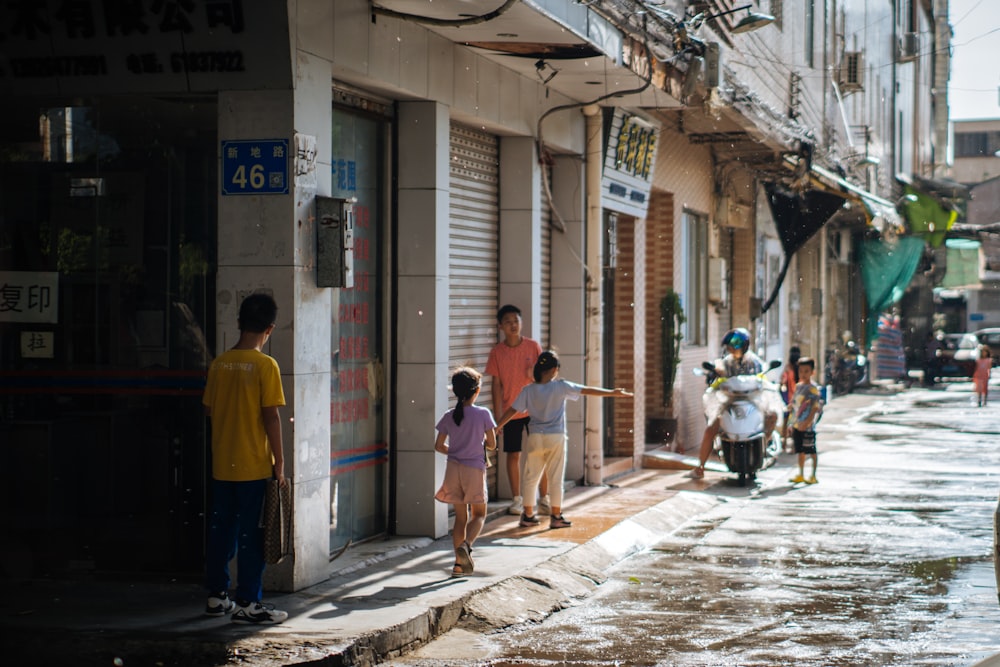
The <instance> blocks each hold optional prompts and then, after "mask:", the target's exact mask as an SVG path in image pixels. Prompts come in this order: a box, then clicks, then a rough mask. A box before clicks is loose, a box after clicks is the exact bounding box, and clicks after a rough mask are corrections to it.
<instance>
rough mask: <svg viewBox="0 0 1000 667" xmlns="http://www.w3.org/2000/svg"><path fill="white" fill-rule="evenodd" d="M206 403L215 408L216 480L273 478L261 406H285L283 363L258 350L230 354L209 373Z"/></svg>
mask: <svg viewBox="0 0 1000 667" xmlns="http://www.w3.org/2000/svg"><path fill="white" fill-rule="evenodd" d="M202 403H204V404H205V405H207V406H208V407H209V409H210V410H211V419H212V477H214V478H215V479H218V480H222V481H226V482H249V481H253V480H257V479H269V478H270V477H271V476H272V475H273V474H274V470H273V466H274V457H273V456H272V454H271V446H270V444H268V441H267V433H266V432H265V430H264V417H263V415H262V414H261V408H269V407H275V406H280V405H284V404H285V393H284V391H283V390H282V388H281V371H280V370H279V369H278V363H277V362H276V361H275V360H274V359H272V358H271V357H269V356H267V355H266V354H264V353H262V352H258V351H257V350H228V351H226V352H224V353H223V354H221V355H219V357H217V358H216V359H215V361H213V362H212V366H211V367H210V368H209V369H208V382H207V383H206V385H205V395H204V397H203V398H202Z"/></svg>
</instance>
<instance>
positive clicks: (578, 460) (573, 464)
mask: <svg viewBox="0 0 1000 667" xmlns="http://www.w3.org/2000/svg"><path fill="white" fill-rule="evenodd" d="M583 183H584V171H583V163H582V162H581V160H580V158H579V156H567V157H556V158H555V164H554V165H553V166H552V191H553V196H554V197H555V206H556V209H558V211H559V214H560V215H561V216H562V219H563V221H564V222H565V223H566V231H565V233H562V232H559V231H553V233H552V314H551V320H550V321H551V327H552V345H553V346H554V347H555V348H556V350H557V351H558V352H559V360H560V363H561V364H562V368H561V369H560V371H559V374H560V375H561V376H562V377H564V378H566V379H567V380H572V381H573V382H580V383H583V382H584V377H585V376H584V337H583V333H584V332H583V323H584V301H583V300H584V289H583V288H584V266H583V262H582V260H581V257H583V252H584V239H583V233H584V224H583V223H584V221H583V218H584V210H585V201H584V185H583ZM583 402H584V401H583V399H581V400H579V401H570V402H568V403H567V405H566V427H567V433H568V434H569V451H568V452H567V456H566V479H571V480H582V479H583V477H584V456H583V445H584V428H583Z"/></svg>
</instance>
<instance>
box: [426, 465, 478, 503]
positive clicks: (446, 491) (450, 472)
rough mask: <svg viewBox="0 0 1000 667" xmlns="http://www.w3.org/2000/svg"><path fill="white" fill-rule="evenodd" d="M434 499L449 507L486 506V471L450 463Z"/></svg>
mask: <svg viewBox="0 0 1000 667" xmlns="http://www.w3.org/2000/svg"><path fill="white" fill-rule="evenodd" d="M434 499H435V500H440V501H441V502H443V503H448V504H449V505H456V504H458V503H466V504H472V505H478V504H485V503H486V500H487V492H486V471H485V470H481V469H479V468H473V467H472V466H466V465H462V464H461V463H456V462H454V461H448V465H447V467H445V469H444V481H443V482H442V483H441V488H440V489H438V492H437V493H435V494H434Z"/></svg>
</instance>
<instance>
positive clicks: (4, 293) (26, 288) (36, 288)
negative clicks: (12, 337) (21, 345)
mask: <svg viewBox="0 0 1000 667" xmlns="http://www.w3.org/2000/svg"><path fill="white" fill-rule="evenodd" d="M58 321H59V274H58V273H57V272H55V271H52V272H44V273H43V272H40V271H0V322H36V323H45V324H56V323H57V322H58Z"/></svg>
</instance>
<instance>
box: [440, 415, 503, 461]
mask: <svg viewBox="0 0 1000 667" xmlns="http://www.w3.org/2000/svg"><path fill="white" fill-rule="evenodd" d="M462 412H463V414H462V423H461V424H456V423H455V417H454V414H455V409H454V408H452V409H451V410H449V411H448V412H446V413H444V415H443V416H442V417H441V419H439V420H438V423H437V430H438V432H439V433H444V434H445V435H447V436H448V460H449V461H455V462H456V463H461V464H462V465H467V466H470V467H472V468H479V469H480V470H486V446H485V444H484V443H485V441H486V431H487V430H490V429H494V428H496V425H497V423H496V421H494V419H493V413H492V412H490V411H489V410H488V409H487V408H481V407H479V406H478V405H467V406H465V407H464V408H463V409H462Z"/></svg>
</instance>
